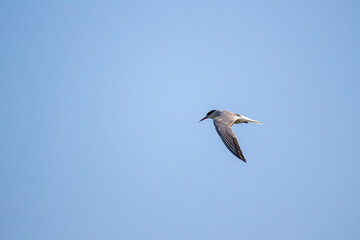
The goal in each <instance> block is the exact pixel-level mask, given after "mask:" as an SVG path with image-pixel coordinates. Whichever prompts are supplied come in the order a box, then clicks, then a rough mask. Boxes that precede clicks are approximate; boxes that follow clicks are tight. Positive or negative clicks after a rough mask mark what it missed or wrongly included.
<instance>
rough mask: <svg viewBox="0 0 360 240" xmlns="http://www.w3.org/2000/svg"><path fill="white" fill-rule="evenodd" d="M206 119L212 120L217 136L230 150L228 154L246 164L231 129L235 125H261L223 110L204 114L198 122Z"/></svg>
mask: <svg viewBox="0 0 360 240" xmlns="http://www.w3.org/2000/svg"><path fill="white" fill-rule="evenodd" d="M207 118H211V119H213V120H214V125H215V129H216V131H217V133H218V134H219V136H220V138H221V140H222V141H223V142H224V144H225V146H226V147H227V148H228V149H229V150H230V152H232V153H233V154H234V155H235V156H236V157H238V158H239V159H241V160H243V161H244V162H246V159H245V157H244V155H243V153H242V151H241V149H240V146H239V143H238V141H237V138H236V135H235V133H234V131H233V130H232V129H231V127H232V126H233V125H234V124H237V123H249V122H253V123H257V124H261V123H260V122H259V121H256V120H253V119H250V118H248V117H245V116H242V115H240V114H237V113H233V112H229V111H225V110H211V111H210V112H208V113H207V114H206V116H205V117H204V118H203V119H201V120H200V122H201V121H203V120H205V119H207Z"/></svg>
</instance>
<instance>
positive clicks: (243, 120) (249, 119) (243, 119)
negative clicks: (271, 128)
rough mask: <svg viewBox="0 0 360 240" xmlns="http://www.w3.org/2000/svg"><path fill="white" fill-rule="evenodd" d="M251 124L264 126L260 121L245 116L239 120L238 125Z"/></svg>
mask: <svg viewBox="0 0 360 240" xmlns="http://www.w3.org/2000/svg"><path fill="white" fill-rule="evenodd" d="M249 122H252V123H256V124H262V123H261V122H259V121H256V120H253V119H251V118H248V117H245V116H240V118H239V119H238V120H237V123H249Z"/></svg>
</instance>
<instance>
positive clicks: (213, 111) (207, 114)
mask: <svg viewBox="0 0 360 240" xmlns="http://www.w3.org/2000/svg"><path fill="white" fill-rule="evenodd" d="M215 111H216V110H211V111H210V112H208V113H207V114H206V116H209V115H210V114H212V113H213V112H215Z"/></svg>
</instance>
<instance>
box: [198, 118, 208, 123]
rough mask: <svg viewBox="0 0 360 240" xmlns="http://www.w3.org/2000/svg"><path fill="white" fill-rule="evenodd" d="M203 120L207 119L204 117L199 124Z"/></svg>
mask: <svg viewBox="0 0 360 240" xmlns="http://www.w3.org/2000/svg"><path fill="white" fill-rule="evenodd" d="M205 119H207V117H204V118H203V119H201V120H200V121H199V122H201V121H202V120H205Z"/></svg>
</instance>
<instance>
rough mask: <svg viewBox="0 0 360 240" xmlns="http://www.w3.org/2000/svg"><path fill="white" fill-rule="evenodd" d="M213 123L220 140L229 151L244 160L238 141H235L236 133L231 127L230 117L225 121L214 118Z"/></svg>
mask: <svg viewBox="0 0 360 240" xmlns="http://www.w3.org/2000/svg"><path fill="white" fill-rule="evenodd" d="M214 125H215V129H216V131H217V133H218V134H219V136H220V138H221V140H222V141H223V142H224V143H225V145H226V147H227V148H228V149H229V150H230V152H232V153H233V154H234V155H235V156H237V157H238V158H240V159H241V160H243V161H244V162H246V159H245V157H244V155H243V154H242V151H241V149H240V146H239V143H238V141H237V138H236V135H235V133H234V131H233V130H232V129H231V126H232V125H233V122H231V121H230V119H228V120H225V121H224V119H219V120H216V119H214Z"/></svg>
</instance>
